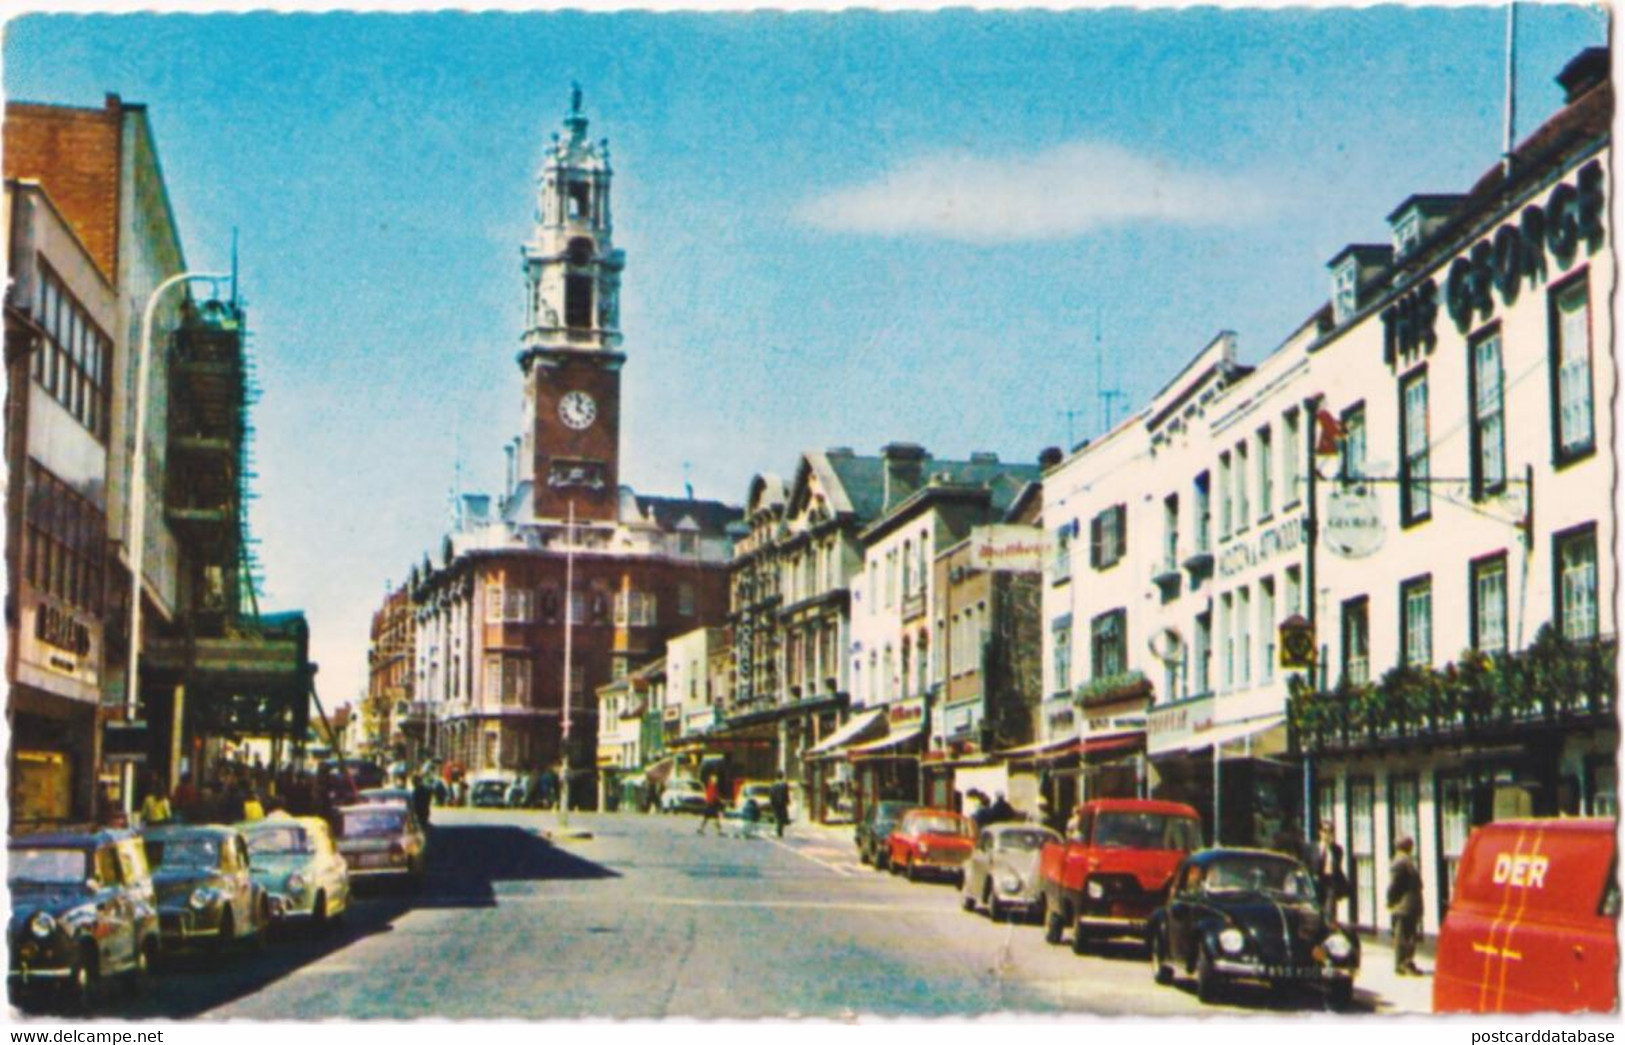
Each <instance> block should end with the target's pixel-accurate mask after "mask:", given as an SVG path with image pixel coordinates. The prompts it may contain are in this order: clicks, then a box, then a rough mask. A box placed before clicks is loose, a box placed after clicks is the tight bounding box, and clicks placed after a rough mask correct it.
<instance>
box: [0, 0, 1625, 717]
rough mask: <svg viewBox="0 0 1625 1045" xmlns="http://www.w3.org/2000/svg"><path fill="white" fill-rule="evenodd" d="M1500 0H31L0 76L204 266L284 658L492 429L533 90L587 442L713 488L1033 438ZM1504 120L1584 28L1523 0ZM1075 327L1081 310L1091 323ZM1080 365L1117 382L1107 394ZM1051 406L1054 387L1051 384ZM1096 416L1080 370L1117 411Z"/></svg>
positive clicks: (1277, 258) (1466, 71)
mask: <svg viewBox="0 0 1625 1045" xmlns="http://www.w3.org/2000/svg"><path fill="white" fill-rule="evenodd" d="M1504 18H1505V15H1504V8H1489V7H1485V8H1450V9H1443V8H1411V9H1406V8H1396V7H1381V8H1366V9H1354V10H1341V11H1328V10H1319V11H1316V10H1305V9H1294V10H1276V11H1234V10H1230V11H1220V10H1215V9H1211V8H1208V9H1194V10H1162V11H1149V12H1146V11H1125V10H1101V11H1072V12H1059V13H1045V12H999V13H972V12H967V11H957V12H940V13H939V12H917V13H904V14H875V13H856V14H853V13H840V14H817V13H807V14H790V15H786V14H774V13H732V14H685V15H671V14H647V13H616V14H584V13H564V14H534V15H528V14H486V15H464V14H418V15H384V14H374V15H352V14H324V15H288V14H282V15H275V14H265V13H260V14H250V15H211V16H190V15H162V16H153V15H146V16H125V17H111V16H95V17H73V16H61V15H55V16H32V17H25V18H22V19H20V20H17V21H13V22H11V23H9V24H8V25H7V27H6V35H5V43H4V60H5V69H4V86H5V91H6V94H7V96H8V97H9V98H18V99H28V100H36V101H49V102H57V103H63V104H74V105H86V106H97V105H100V103H101V99H102V96H103V94H104V93H105V92H109V91H114V92H118V93H120V94H121V95H122V96H123V97H124V98H125V99H126V100H127V101H134V102H144V103H146V104H147V105H148V106H149V107H150V115H151V119H152V123H153V125H154V128H155V130H156V134H157V139H158V145H159V151H160V156H161V158H162V162H163V165H164V172H165V174H166V176H167V179H168V183H169V187H170V193H171V196H172V199H173V202H174V207H175V211H176V215H177V218H178V220H179V222H180V225H181V230H182V235H183V239H184V242H185V245H186V251H187V257H188V261H189V262H190V264H191V266H192V267H193V268H200V269H201V268H214V267H218V266H222V265H225V264H227V262H228V260H229V255H230V244H231V234H232V230H233V229H234V228H235V229H237V230H238V234H239V237H240V252H241V271H242V287H243V293H244V296H245V297H246V298H247V300H248V303H249V307H250V314H249V318H250V323H251V326H252V329H253V333H254V346H255V351H256V353H257V358H258V362H259V368H260V381H261V384H262V386H263V388H264V392H265V395H264V399H263V401H262V402H261V404H260V405H259V407H258V408H257V412H256V415H255V420H256V425H257V428H258V443H257V452H258V467H259V472H260V475H261V478H260V479H259V481H258V487H257V488H258V492H259V494H260V499H259V500H258V501H257V502H255V504H254V507H253V516H252V521H253V525H254V529H255V531H256V533H257V534H258V535H259V536H260V537H261V538H262V539H263V541H264V544H263V547H262V558H263V560H264V565H265V570H266V574H267V588H268V595H269V599H268V602H269V604H270V605H271V606H272V607H275V608H291V607H303V608H304V609H306V610H307V612H308V613H309V615H310V619H311V623H312V627H313V630H314V648H315V656H316V658H317V660H318V661H320V662H321V664H322V673H321V676H320V678H319V684H320V689H321V692H322V694H323V698H324V700H325V701H326V702H327V703H328V704H329V706H331V705H332V704H335V703H340V702H343V701H346V700H350V699H353V698H354V697H355V696H356V695H357V694H358V693H359V692H360V690H361V689H362V687H363V686H364V684H365V664H366V642H367V623H368V617H369V614H370V613H371V611H372V610H373V609H374V608H375V607H376V605H377V604H378V602H379V599H380V598H381V596H382V595H383V592H384V585H385V582H386V581H388V580H394V581H399V580H400V578H401V577H402V576H404V574H405V572H406V570H407V569H408V568H409V567H410V565H411V564H412V563H413V562H414V561H416V560H417V559H418V558H420V557H421V556H422V555H423V553H424V552H425V551H426V550H428V549H430V548H434V547H437V546H438V543H439V535H440V534H441V533H442V532H443V530H444V528H445V525H446V522H447V518H448V509H447V505H448V491H449V490H450V488H451V485H452V481H453V474H454V466H455V462H456V460H457V459H458V456H459V454H458V447H459V446H460V447H461V458H462V462H463V465H462V472H463V487H464V489H465V490H472V489H479V488H486V489H490V488H495V487H496V486H497V485H498V484H499V483H500V481H501V477H502V468H503V463H502V462H503V457H502V451H501V445H502V443H503V442H504V441H505V440H506V439H507V438H508V437H510V436H511V435H513V434H515V433H516V432H517V426H518V424H519V410H520V384H519V375H518V370H517V368H516V366H515V365H514V352H515V350H516V348H517V344H518V340H517V339H518V336H519V333H520V320H521V307H522V302H523V294H522V281H521V278H520V271H519V253H518V251H519V244H520V243H521V242H522V240H523V239H524V238H525V236H526V234H527V231H528V228H529V223H530V220H531V215H532V210H533V179H534V176H535V173H536V170H537V168H538V164H539V161H540V158H541V153H542V149H543V146H544V144H545V143H546V141H547V139H548V136H549V135H550V134H551V133H552V132H553V131H554V130H555V129H557V127H558V124H559V120H560V119H561V117H562V116H563V114H564V110H565V108H566V106H567V103H568V96H569V85H570V82H571V81H572V80H577V81H580V83H581V84H582V86H583V89H584V91H585V94H586V105H585V109H586V113H587V115H588V116H589V117H590V118H591V120H592V128H591V133H592V134H593V135H594V136H595V137H596V136H601V135H603V136H608V137H609V139H610V143H611V150H612V156H613V162H614V165H615V168H616V182H615V190H614V191H615V199H614V209H615V219H616V230H615V232H616V242H617V245H618V246H620V247H622V248H624V249H625V250H626V252H627V259H628V268H627V273H626V276H625V281H624V289H623V292H622V327H623V329H624V330H625V332H626V344H625V348H626V351H627V353H628V356H629V363H628V366H627V369H626V372H625V398H626V406H625V418H624V422H623V435H622V438H623V449H622V460H623V467H622V474H623V481H626V482H629V483H631V484H632V485H634V486H636V487H637V488H638V489H640V490H643V491H646V492H653V493H676V492H680V491H681V489H682V484H683V480H684V474H685V463H686V464H687V468H688V472H687V474H688V475H689V477H690V479H691V481H692V482H693V484H694V487H695V491H696V493H697V494H698V495H699V496H702V497H712V498H719V499H724V500H728V501H732V502H736V503H737V502H738V501H740V500H742V499H743V497H744V495H745V491H746V487H747V484H748V482H749V479H750V477H751V475H753V474H754V473H756V472H758V471H763V470H766V471H778V472H784V471H788V470H789V469H790V468H791V467H792V465H793V463H794V460H795V455H796V454H797V452H798V451H799V450H801V449H802V448H805V447H812V446H829V445H849V446H852V447H854V448H856V449H858V450H860V451H862V452H874V451H875V449H876V448H878V447H879V446H881V445H882V444H883V443H885V442H888V441H891V440H898V439H901V440H910V441H915V442H920V443H923V444H924V445H926V446H927V447H928V448H930V449H931V450H932V451H933V452H934V453H936V454H938V455H941V456H963V455H966V454H968V453H970V452H971V451H973V450H993V451H997V452H999V453H1000V454H1001V455H1003V456H1005V457H1006V458H1007V459H1021V460H1031V459H1033V458H1034V456H1035V455H1036V454H1037V452H1038V451H1039V450H1040V449H1041V448H1042V447H1044V446H1046V445H1051V444H1060V443H1064V442H1066V441H1067V439H1068V437H1069V425H1070V429H1071V431H1070V434H1071V436H1072V437H1073V438H1080V439H1081V438H1083V437H1084V436H1086V435H1089V434H1090V433H1091V432H1092V431H1094V430H1095V429H1096V428H1097V427H1098V426H1099V424H1100V423H1101V420H1102V419H1101V417H1100V411H1099V409H1098V399H1097V396H1096V393H1097V387H1096V379H1095V375H1096V371H1097V366H1096V353H1097V345H1098V347H1099V351H1100V352H1102V353H1104V372H1105V373H1106V375H1107V376H1106V384H1107V385H1108V386H1115V387H1116V388H1117V389H1119V390H1121V391H1122V392H1123V393H1125V397H1126V399H1125V402H1126V403H1128V404H1137V403H1141V402H1143V401H1144V400H1145V399H1146V398H1147V397H1148V396H1149V395H1150V394H1152V393H1153V392H1154V391H1155V390H1156V389H1157V388H1158V387H1160V386H1161V385H1162V383H1163V382H1165V381H1166V380H1167V378H1168V377H1169V376H1170V375H1171V374H1172V373H1173V371H1174V370H1176V369H1177V368H1178V367H1179V366H1180V365H1182V364H1183V363H1184V362H1185V360H1186V359H1187V358H1188V357H1189V356H1190V355H1192V354H1193V353H1195V352H1196V351H1197V350H1198V349H1199V348H1201V347H1202V345H1204V344H1205V343H1206V342H1207V340H1208V339H1209V338H1210V337H1211V336H1212V335H1213V334H1214V333H1215V332H1216V331H1218V330H1221V329H1231V330H1235V331H1237V332H1239V334H1240V339H1241V346H1242V353H1243V355H1244V356H1245V357H1247V358H1249V359H1256V358H1258V357H1260V356H1262V355H1264V354H1266V353H1267V352H1268V351H1269V350H1270V348H1272V347H1273V346H1274V345H1275V344H1277V343H1278V342H1279V341H1280V340H1281V339H1283V338H1284V337H1285V336H1286V335H1287V334H1288V333H1289V332H1290V330H1291V329H1292V328H1293V327H1295V326H1296V325H1297V324H1298V323H1300V322H1301V321H1302V320H1303V319H1304V318H1305V317H1306V316H1307V315H1308V314H1309V313H1310V312H1312V311H1313V310H1314V309H1315V308H1316V307H1318V305H1319V304H1320V303H1322V302H1323V301H1324V300H1325V298H1326V293H1327V279H1326V273H1325V268H1324V265H1325V262H1326V260H1327V259H1328V258H1330V257H1331V256H1332V255H1333V254H1334V253H1336V252H1337V250H1339V249H1340V248H1341V247H1342V246H1343V245H1344V244H1346V243H1350V242H1374V241H1376V242H1380V241H1384V240H1386V238H1387V229H1386V226H1385V224H1384V221H1383V219H1384V217H1385V216H1386V215H1387V214H1388V212H1389V211H1390V210H1391V209H1392V208H1393V207H1394V206H1395V205H1397V204H1398V203H1399V202H1400V201H1401V200H1402V199H1404V198H1405V197H1406V196H1408V195H1410V194H1411V193H1413V192H1459V191H1465V190H1466V189H1467V188H1468V187H1469V186H1470V185H1471V184H1472V182H1473V181H1474V180H1476V178H1477V177H1478V176H1479V175H1480V174H1481V173H1483V171H1484V170H1485V169H1486V168H1488V167H1489V166H1490V165H1491V164H1493V163H1494V162H1495V159H1496V157H1497V155H1498V153H1499V150H1500V147H1501V134H1502V129H1501V122H1502V96H1503V91H1504V82H1503V60H1504V46H1505V43H1504V36H1503V31H1504ZM1518 19H1519V60H1518V75H1519V91H1518V112H1519V132H1520V134H1523V133H1527V132H1528V131H1529V130H1531V129H1532V128H1533V127H1534V126H1535V124H1536V122H1537V121H1539V120H1541V119H1544V118H1545V117H1547V116H1549V115H1550V114H1551V113H1552V112H1553V111H1555V110H1556V109H1557V108H1558V107H1559V105H1560V104H1561V100H1562V99H1561V92H1560V90H1559V88H1558V87H1557V86H1556V85H1555V84H1554V83H1553V82H1552V77H1553V76H1554V75H1555V74H1556V73H1557V72H1558V70H1559V69H1561V68H1562V66H1563V64H1564V63H1565V62H1566V61H1567V60H1568V59H1569V58H1570V57H1571V56H1572V55H1573V54H1575V53H1576V52H1578V51H1579V50H1580V49H1581V48H1583V47H1586V46H1590V45H1595V44H1600V43H1602V42H1604V40H1605V37H1606V21H1605V16H1604V15H1603V14H1602V12H1601V11H1600V9H1597V8H1581V7H1573V6H1547V5H1530V4H1525V5H1521V6H1520V7H1519V10H1518ZM1097 331H1098V339H1097ZM1121 409H1122V407H1119V410H1121ZM1067 411H1074V412H1075V416H1074V417H1073V418H1072V419H1071V420H1070V422H1069V420H1068V418H1067V417H1066V412H1067ZM1119 416H1121V414H1120V413H1119Z"/></svg>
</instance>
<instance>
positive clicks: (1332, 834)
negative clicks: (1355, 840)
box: [1309, 820, 1349, 922]
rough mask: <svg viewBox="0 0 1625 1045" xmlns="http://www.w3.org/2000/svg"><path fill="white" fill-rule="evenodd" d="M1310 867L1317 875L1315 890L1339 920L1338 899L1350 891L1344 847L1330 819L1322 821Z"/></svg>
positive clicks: (1332, 915) (1328, 909)
mask: <svg viewBox="0 0 1625 1045" xmlns="http://www.w3.org/2000/svg"><path fill="white" fill-rule="evenodd" d="M1309 869H1310V870H1311V871H1312V872H1313V873H1314V876H1315V892H1316V894H1317V895H1318V897H1319V899H1320V905H1321V906H1322V907H1324V908H1325V909H1326V913H1327V915H1328V916H1330V917H1331V919H1332V921H1334V922H1335V921H1336V920H1337V901H1338V900H1339V899H1341V898H1342V896H1343V894H1344V893H1346V892H1348V884H1349V883H1348V879H1347V878H1346V877H1345V876H1344V875H1343V847H1342V846H1340V845H1338V844H1337V828H1336V826H1335V825H1334V824H1333V823H1332V822H1331V821H1330V820H1322V821H1321V822H1320V838H1319V839H1318V840H1317V841H1316V842H1315V844H1314V847H1313V848H1312V849H1311V850H1310V855H1309Z"/></svg>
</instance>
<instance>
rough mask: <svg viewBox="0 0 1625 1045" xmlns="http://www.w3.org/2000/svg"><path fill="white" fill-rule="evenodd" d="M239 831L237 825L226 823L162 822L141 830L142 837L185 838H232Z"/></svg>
mask: <svg viewBox="0 0 1625 1045" xmlns="http://www.w3.org/2000/svg"><path fill="white" fill-rule="evenodd" d="M236 833H237V829H236V828H235V827H227V826H226V825H224V824H160V825H158V826H157V827H149V828H147V829H146V830H144V831H142V832H141V837H142V838H157V839H166V838H184V837H186V836H187V835H194V836H200V837H203V838H230V837H231V836H232V835H235V834H236Z"/></svg>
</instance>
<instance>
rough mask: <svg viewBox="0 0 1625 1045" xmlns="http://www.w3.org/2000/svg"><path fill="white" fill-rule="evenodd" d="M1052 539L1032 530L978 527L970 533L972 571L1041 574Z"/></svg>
mask: <svg viewBox="0 0 1625 1045" xmlns="http://www.w3.org/2000/svg"><path fill="white" fill-rule="evenodd" d="M1049 554H1050V546H1049V539H1048V537H1047V535H1045V534H1044V532H1043V531H1042V530H1039V529H1038V528H1036V527H1033V526H1012V525H1001V526H978V527H976V528H974V529H973V530H971V536H970V568H971V569H973V570H982V571H986V572H997V573H1040V572H1042V571H1043V569H1044V562H1045V560H1046V559H1047V558H1048V556H1049Z"/></svg>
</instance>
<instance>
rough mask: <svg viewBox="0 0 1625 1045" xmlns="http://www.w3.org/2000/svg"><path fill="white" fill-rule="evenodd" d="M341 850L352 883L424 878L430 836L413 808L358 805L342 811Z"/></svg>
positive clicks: (339, 845)
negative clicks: (371, 879) (376, 879)
mask: <svg viewBox="0 0 1625 1045" xmlns="http://www.w3.org/2000/svg"><path fill="white" fill-rule="evenodd" d="M338 850H339V853H340V854H341V855H342V856H343V857H344V862H345V864H346V865H347V866H348V867H349V871H350V881H351V882H352V883H354V882H357V881H360V880H362V879H368V878H404V879H405V880H406V881H408V882H410V883H411V884H413V885H416V884H418V883H419V882H421V881H422V880H423V868H424V864H425V863H426V861H427V858H428V839H427V837H426V836H425V835H424V833H423V828H422V827H420V826H419V825H418V821H417V817H416V816H414V815H413V814H412V810H411V809H403V808H401V807H400V806H397V805H377V804H374V805H355V806H346V807H345V808H343V809H341V810H339V838H338Z"/></svg>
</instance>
